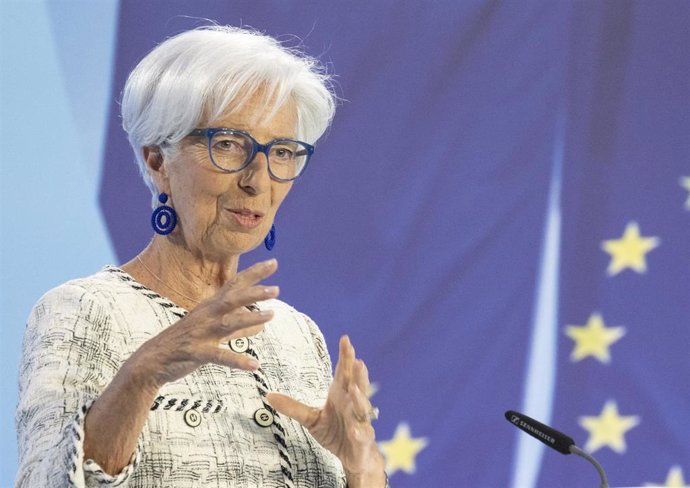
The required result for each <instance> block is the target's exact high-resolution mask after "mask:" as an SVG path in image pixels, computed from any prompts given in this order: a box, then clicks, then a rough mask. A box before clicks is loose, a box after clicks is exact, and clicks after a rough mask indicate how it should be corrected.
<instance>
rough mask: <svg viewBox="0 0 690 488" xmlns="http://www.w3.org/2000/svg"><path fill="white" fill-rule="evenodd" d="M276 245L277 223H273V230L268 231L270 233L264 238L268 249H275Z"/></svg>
mask: <svg viewBox="0 0 690 488" xmlns="http://www.w3.org/2000/svg"><path fill="white" fill-rule="evenodd" d="M275 245H276V225H275V224H271V230H269V231H268V234H267V235H266V237H265V238H264V246H266V249H268V250H269V251H270V250H271V249H273V246H275Z"/></svg>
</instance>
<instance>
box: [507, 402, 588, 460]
mask: <svg viewBox="0 0 690 488" xmlns="http://www.w3.org/2000/svg"><path fill="white" fill-rule="evenodd" d="M506 419H507V420H508V422H510V423H511V424H513V425H515V426H516V427H517V428H518V429H520V430H522V431H524V432H527V433H528V434H529V435H531V436H532V437H534V438H535V439H537V440H540V441H542V442H543V443H544V444H546V445H547V446H549V447H551V448H553V449H555V450H557V451H558V452H560V453H561V454H570V453H571V451H570V446H574V445H575V441H574V440H573V439H572V437H568V436H567V435H565V434H564V433H562V432H558V431H557V430H556V429H552V428H551V427H549V426H548V425H544V424H542V423H541V422H538V421H536V420H534V419H533V418H530V417H528V416H527V415H524V414H521V413H520V412H515V411H513V410H508V411H507V412H506Z"/></svg>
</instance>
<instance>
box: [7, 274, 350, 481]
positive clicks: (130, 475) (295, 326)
mask: <svg viewBox="0 0 690 488" xmlns="http://www.w3.org/2000/svg"><path fill="white" fill-rule="evenodd" d="M257 306H258V307H259V308H261V309H271V310H273V311H274V313H275V314H274V318H273V319H272V320H271V321H270V322H269V323H267V324H266V327H265V329H264V330H263V331H262V332H261V333H259V334H258V335H256V336H253V337H250V338H247V340H246V342H245V341H242V340H240V341H239V343H237V344H239V346H243V347H242V349H246V350H245V353H246V354H251V355H253V356H255V357H257V358H258V359H259V360H260V362H261V367H260V369H259V371H257V372H256V373H252V372H248V371H242V370H236V369H231V368H226V367H221V366H217V365H213V364H207V365H204V366H202V367H201V368H199V369H198V370H196V371H195V372H193V373H192V374H190V375H188V376H186V377H184V378H182V379H180V380H177V381H175V382H172V383H168V384H166V385H165V386H164V387H163V388H162V389H161V390H160V391H159V394H158V397H157V398H156V400H155V401H154V403H153V405H152V406H151V411H150V412H149V416H148V418H147V421H146V423H145V425H144V429H143V431H142V433H141V435H140V436H139V439H138V447H137V449H136V450H135V452H134V453H133V454H132V457H131V459H130V462H129V464H128V465H127V466H126V467H125V468H124V469H123V470H122V472H121V473H119V474H118V475H116V476H110V475H108V474H106V473H104V472H103V471H102V470H101V468H100V467H99V466H98V465H97V464H96V463H95V462H94V461H92V460H89V459H84V449H83V440H84V418H85V416H86V413H87V412H88V408H89V407H90V405H91V404H92V403H93V401H95V400H96V399H97V398H98V396H99V395H100V394H101V392H102V391H103V390H104V389H105V387H106V386H107V385H108V383H109V382H110V381H111V379H112V378H113V377H114V376H115V374H116V373H117V371H118V370H119V368H120V366H121V365H122V363H123V362H124V361H125V360H126V359H127V358H128V357H129V356H130V355H131V354H132V353H133V352H134V351H135V350H136V349H137V348H138V347H139V346H140V345H141V344H142V343H143V342H145V341H146V340H148V339H150V338H151V337H153V336H155V335H156V334H158V333H159V332H161V331H162V330H164V329H165V328H166V327H169V326H170V325H171V324H173V323H175V322H176V321H177V320H179V319H180V318H181V317H183V316H184V315H185V314H186V311H185V310H183V309H181V308H179V307H177V306H176V305H175V304H174V303H172V302H171V301H169V300H168V299H166V298H164V297H161V296H160V295H158V294H156V293H155V292H153V291H151V290H149V289H148V288H146V287H144V286H143V285H141V284H140V283H138V282H137V281H135V280H134V278H132V277H131V276H130V275H128V274H127V273H125V272H124V271H122V270H121V269H119V268H116V267H113V266H107V267H106V268H104V269H103V270H102V271H100V272H98V273H96V274H94V275H92V276H89V277H87V278H82V279H78V280H74V281H70V282H68V283H66V284H64V285H61V286H59V287H57V288H55V289H53V290H51V291H49V292H48V293H47V294H46V295H44V296H43V297H42V298H41V299H40V300H39V301H38V303H37V304H36V305H35V306H34V308H33V310H32V312H31V315H30V317H29V320H28V324H27V329H26V332H25V334H24V343H23V352H22V359H21V365H20V372H19V404H18V407H17V416H16V424H17V433H18V443H19V471H18V473H17V480H16V487H17V488H20V487H21V488H24V487H27V488H28V487H30V488H37V487H41V488H53V487H55V488H58V487H60V488H64V487H75V488H83V487H100V486H118V487H122V488H124V487H128V488H150V487H174V488H192V487H202V486H203V487H205V488H221V487H222V488H239V487H242V488H247V487H265V488H273V487H284V486H287V487H297V488H307V487H314V488H316V487H318V488H328V487H331V488H335V487H343V486H345V477H344V474H343V470H342V466H341V464H340V462H339V460H338V459H337V458H336V457H335V456H334V455H332V454H331V453H330V452H328V451H327V450H325V449H324V448H323V447H321V446H320V445H319V444H318V443H317V442H316V441H315V440H314V439H313V437H312V436H311V435H310V434H309V433H308V432H306V430H305V429H303V428H302V427H301V426H300V425H299V424H298V423H297V422H295V421H293V420H292V419H290V418H287V417H284V416H280V415H279V414H278V413H277V412H275V411H274V410H273V409H272V408H271V407H270V405H268V404H267V403H266V402H264V400H263V397H264V395H265V393H266V391H278V392H281V393H285V394H288V395H290V396H292V397H294V398H296V399H298V400H300V401H302V402H305V403H307V404H310V405H321V404H323V403H324V402H325V399H326V395H327V391H328V387H329V386H330V382H331V378H332V376H331V374H332V373H331V361H330V358H329V356H328V350H327V348H326V345H325V343H324V339H323V336H322V334H321V332H320V331H319V329H318V328H317V326H316V325H315V324H314V323H313V322H312V321H311V320H310V319H309V318H308V317H307V316H306V315H304V314H301V313H299V312H297V311H296V310H295V309H294V308H292V307H290V306H289V305H287V304H285V303H284V302H281V301H279V300H268V301H265V302H260V303H259V304H257ZM223 347H228V345H223ZM100 442H104V443H107V442H108V439H101V440H100Z"/></svg>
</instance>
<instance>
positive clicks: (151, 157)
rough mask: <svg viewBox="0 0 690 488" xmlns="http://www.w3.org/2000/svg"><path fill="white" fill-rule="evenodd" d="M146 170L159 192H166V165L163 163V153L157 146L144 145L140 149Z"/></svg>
mask: <svg viewBox="0 0 690 488" xmlns="http://www.w3.org/2000/svg"><path fill="white" fill-rule="evenodd" d="M142 151H143V153H144V161H145V163H146V171H148V173H149V176H150V177H151V179H152V180H153V183H154V185H156V188H158V190H159V191H160V192H163V193H169V192H168V167H167V165H165V164H163V154H162V153H161V150H160V148H159V147H156V146H146V147H144V148H143V149H142Z"/></svg>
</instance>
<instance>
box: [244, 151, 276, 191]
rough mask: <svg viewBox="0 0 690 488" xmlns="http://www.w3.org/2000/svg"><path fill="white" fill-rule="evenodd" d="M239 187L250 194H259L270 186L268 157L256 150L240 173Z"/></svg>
mask: <svg viewBox="0 0 690 488" xmlns="http://www.w3.org/2000/svg"><path fill="white" fill-rule="evenodd" d="M240 174H241V175H242V177H241V178H240V182H239V185H240V188H242V190H244V191H245V192H247V193H248V194H250V195H259V194H261V193H264V192H266V191H268V190H269V189H270V187H271V175H270V174H269V173H268V157H267V156H266V154H265V153H264V152H262V151H257V152H256V155H255V156H254V159H252V160H251V162H250V163H249V164H248V165H247V166H246V167H245V168H244V169H243V170H242V172H241V173H240Z"/></svg>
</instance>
